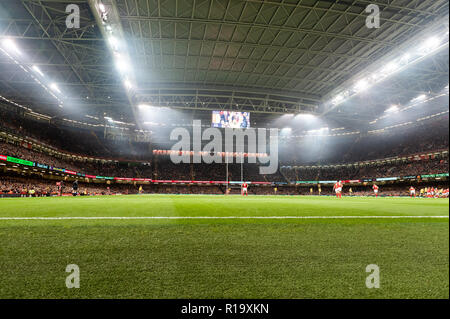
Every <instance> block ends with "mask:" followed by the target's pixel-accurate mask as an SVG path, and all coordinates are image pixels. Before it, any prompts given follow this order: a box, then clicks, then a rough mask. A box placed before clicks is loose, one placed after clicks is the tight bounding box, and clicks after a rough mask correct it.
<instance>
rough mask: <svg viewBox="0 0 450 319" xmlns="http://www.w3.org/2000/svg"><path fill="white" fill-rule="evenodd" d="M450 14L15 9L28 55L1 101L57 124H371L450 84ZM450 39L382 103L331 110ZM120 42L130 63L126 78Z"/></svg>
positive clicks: (202, 7)
mask: <svg viewBox="0 0 450 319" xmlns="http://www.w3.org/2000/svg"><path fill="white" fill-rule="evenodd" d="M100 3H101V4H102V5H103V10H104V11H105V13H106V15H107V17H106V19H105V20H103V22H102V17H101V12H102V10H101V9H100V8H99V5H100ZM69 4H76V5H78V6H79V8H80V16H81V25H80V28H78V29H76V28H75V29H68V28H67V27H66V18H67V15H68V13H66V7H67V5H69ZM369 4H376V5H378V6H379V9H380V13H381V15H380V23H381V27H380V28H378V29H376V28H375V29H369V28H367V27H366V25H365V23H366V18H367V16H368V13H366V11H365V9H366V7H367V5H369ZM448 12H449V3H448V1H447V0H416V1H406V0H384V1H381V0H380V1H365V0H347V1H322V0H321V1H313V0H102V1H100V0H20V1H19V0H3V1H1V3H0V37H1V38H4V39H5V38H8V39H11V40H12V41H14V42H13V43H15V44H16V45H17V47H18V48H20V52H21V54H20V56H17V57H16V56H15V55H14V52H10V51H8V50H11V47H9V48H5V45H4V47H3V49H4V50H5V51H6V52H9V54H10V56H9V57H8V56H6V55H5V54H0V66H1V70H2V72H1V73H0V95H1V96H3V97H5V98H7V99H9V100H12V101H14V102H16V103H19V104H21V105H25V106H28V107H31V108H32V109H33V110H35V111H38V112H43V113H46V114H50V115H52V116H53V115H56V116H62V115H64V114H66V113H70V112H74V111H77V112H79V111H80V110H83V112H85V113H86V114H91V115H98V114H102V113H103V114H106V113H108V114H117V115H121V116H127V115H129V114H131V110H133V109H134V108H136V107H137V105H139V104H140V103H147V104H151V105H155V106H169V107H174V108H183V109H206V110H212V109H228V110H231V109H234V110H246V111H251V112H263V113H266V112H267V113H301V112H309V113H315V114H322V115H324V116H331V117H333V118H334V119H337V118H339V117H342V118H343V120H344V121H347V120H354V121H363V122H364V123H366V122H367V121H369V120H371V119H373V118H374V117H376V115H379V114H380V113H383V112H384V110H385V108H386V105H389V104H391V103H400V104H401V103H405V101H408V100H410V99H411V98H413V97H415V96H417V95H419V94H424V93H426V94H431V95H433V94H439V93H440V91H441V90H442V89H443V87H445V86H446V85H447V84H448V70H449V66H448ZM105 21H106V23H105ZM446 30H447V31H446ZM445 32H447V34H446V37H447V40H446V42H445V43H446V44H445V45H443V46H440V47H439V50H435V51H433V52H431V53H432V54H430V55H427V56H425V57H423V58H421V59H418V60H417V61H415V62H414V64H412V65H411V66H408V67H407V68H405V70H403V71H402V72H399V73H398V74H394V75H393V76H392V77H390V78H388V79H386V80H384V81H383V82H380V83H377V84H376V86H377V94H372V95H370V96H365V95H362V96H359V97H356V98H355V99H353V100H352V101H351V103H343V104H341V105H333V104H330V103H329V101H330V100H332V99H333V98H334V97H335V96H336V95H339V94H341V93H340V92H343V91H345V90H346V88H348V87H350V86H352V85H353V84H352V83H354V81H357V80H358V78H359V77H360V76H361V74H364V72H366V71H367V70H370V69H374V68H376V66H377V65H378V66H380V67H381V66H383V65H385V64H386V63H388V61H389V59H392V58H393V57H395V55H398V54H404V53H405V52H407V51H408V48H410V47H411V46H413V45H417V43H418V42H421V41H422V39H423V38H424V37H427V36H433V34H434V33H439V34H442V33H445ZM111 36H114V41H117V44H111V41H110V40H109V38H110V37H111ZM3 44H5V42H3ZM115 45H117V46H119V47H121V49H122V50H123V56H124V57H125V58H126V59H127V60H128V63H129V64H130V69H131V70H130V74H129V75H127V77H128V76H129V78H125V80H124V77H123V75H121V73H120V71H119V70H118V69H117V67H116V66H117V65H116V64H117V56H115V55H114V53H113V51H114V46H115ZM0 47H1V43H0ZM12 59H15V60H16V61H17V62H18V63H12ZM115 62H116V63H115ZM33 66H35V67H37V68H38V69H39V70H40V72H42V74H44V77H43V78H42V79H40V81H39V82H40V83H38V81H36V79H34V78H33V76H32V75H30V72H31V73H33V72H32V70H31V68H32V67H33ZM35 70H36V69H35ZM26 71H29V72H26ZM34 76H36V77H38V76H37V75H36V74H34ZM49 79H50V80H49ZM38 80H39V77H38ZM46 81H50V82H51V83H50V82H46ZM124 83H125V85H124ZM52 85H53V86H52ZM128 86H129V87H128ZM46 88H47V89H46ZM52 89H53V90H52ZM52 91H53V92H52ZM50 92H51V93H52V94H50ZM379 92H386V94H379ZM366 94H368V93H366ZM54 95H56V96H57V97H58V99H57V98H55V96H54ZM60 95H61V96H60ZM382 95H383V96H382ZM358 99H359V100H358ZM361 103H363V106H362V104H361ZM58 105H62V106H63V108H60V107H58Z"/></svg>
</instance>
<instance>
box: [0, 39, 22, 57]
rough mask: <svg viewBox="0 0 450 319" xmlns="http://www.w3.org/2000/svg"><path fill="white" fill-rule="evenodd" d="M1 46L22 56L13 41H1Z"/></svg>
mask: <svg viewBox="0 0 450 319" xmlns="http://www.w3.org/2000/svg"><path fill="white" fill-rule="evenodd" d="M3 46H4V47H5V49H8V50H13V51H15V52H16V53H17V54H18V55H21V54H22V53H21V52H20V50H19V48H18V47H17V45H16V44H15V43H14V41H13V40H11V39H4V40H3Z"/></svg>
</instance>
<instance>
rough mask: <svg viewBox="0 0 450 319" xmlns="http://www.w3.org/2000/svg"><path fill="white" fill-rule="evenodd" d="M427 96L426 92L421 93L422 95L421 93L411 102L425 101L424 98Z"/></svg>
mask: <svg viewBox="0 0 450 319" xmlns="http://www.w3.org/2000/svg"><path fill="white" fill-rule="evenodd" d="M426 98H427V96H426V95H425V94H421V95H419V96H418V97H416V98H414V99H412V101H411V102H419V101H423V100H425V99H426Z"/></svg>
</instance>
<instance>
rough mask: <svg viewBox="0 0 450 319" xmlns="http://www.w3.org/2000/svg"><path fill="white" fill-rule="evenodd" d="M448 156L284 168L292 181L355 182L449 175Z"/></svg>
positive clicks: (287, 176)
mask: <svg viewBox="0 0 450 319" xmlns="http://www.w3.org/2000/svg"><path fill="white" fill-rule="evenodd" d="M448 165H449V162H448V156H447V157H443V158H434V159H428V160H425V159H422V160H418V161H416V160H411V161H409V160H408V161H398V162H396V163H394V164H392V163H380V164H371V165H365V166H350V167H316V168H311V167H310V168H303V167H299V168H289V167H285V168H282V169H281V171H282V172H283V173H284V174H285V176H286V178H287V179H288V180H290V181H320V180H322V181H326V180H354V179H367V178H380V177H400V176H417V175H426V174H440V173H448V171H449V166H448Z"/></svg>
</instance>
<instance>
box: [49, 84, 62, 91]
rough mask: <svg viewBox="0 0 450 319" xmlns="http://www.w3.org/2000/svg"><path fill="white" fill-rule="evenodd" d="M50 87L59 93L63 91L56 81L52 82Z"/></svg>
mask: <svg viewBox="0 0 450 319" xmlns="http://www.w3.org/2000/svg"><path fill="white" fill-rule="evenodd" d="M50 88H51V89H52V90H53V91H56V92H58V93H61V91H60V90H59V88H58V85H56V83H52V84H50Z"/></svg>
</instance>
